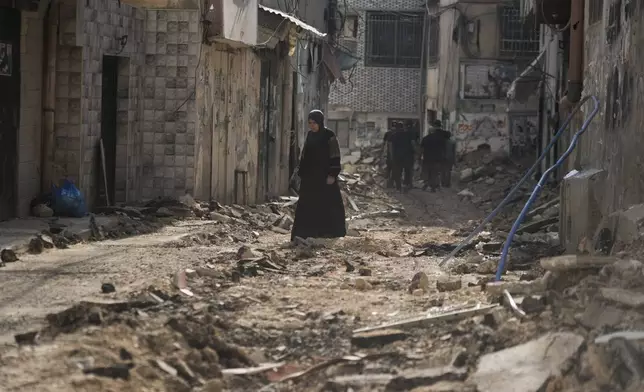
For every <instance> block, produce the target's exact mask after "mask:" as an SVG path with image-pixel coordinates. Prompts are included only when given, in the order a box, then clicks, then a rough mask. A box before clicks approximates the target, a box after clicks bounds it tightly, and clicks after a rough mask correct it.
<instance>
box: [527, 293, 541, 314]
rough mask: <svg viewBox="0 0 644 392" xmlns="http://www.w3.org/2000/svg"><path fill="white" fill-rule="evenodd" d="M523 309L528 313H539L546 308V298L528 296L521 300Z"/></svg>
mask: <svg viewBox="0 0 644 392" xmlns="http://www.w3.org/2000/svg"><path fill="white" fill-rule="evenodd" d="M521 309H523V311H524V312H526V313H527V314H532V313H539V312H541V311H543V310H545V309H546V304H545V302H544V298H539V297H533V296H527V297H525V298H523V301H521Z"/></svg>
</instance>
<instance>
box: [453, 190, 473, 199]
mask: <svg viewBox="0 0 644 392" xmlns="http://www.w3.org/2000/svg"><path fill="white" fill-rule="evenodd" d="M457 195H458V196H461V197H466V198H469V197H474V193H472V191H470V190H469V189H463V190H462V191H460V192H458V193H457Z"/></svg>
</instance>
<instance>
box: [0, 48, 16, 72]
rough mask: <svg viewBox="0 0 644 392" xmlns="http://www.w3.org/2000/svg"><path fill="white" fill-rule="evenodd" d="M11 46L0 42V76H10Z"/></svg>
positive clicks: (11, 62) (11, 63)
mask: <svg viewBox="0 0 644 392" xmlns="http://www.w3.org/2000/svg"><path fill="white" fill-rule="evenodd" d="M11 49H12V46H11V44H10V43H8V42H2V41H0V76H11V74H12V71H13V70H12V69H11V67H12V65H13V52H12V50H11Z"/></svg>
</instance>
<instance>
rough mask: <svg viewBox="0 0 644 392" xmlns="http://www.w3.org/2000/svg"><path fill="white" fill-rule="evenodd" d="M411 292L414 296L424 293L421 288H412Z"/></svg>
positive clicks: (420, 295)
mask: <svg viewBox="0 0 644 392" xmlns="http://www.w3.org/2000/svg"><path fill="white" fill-rule="evenodd" d="M411 294H412V295H414V296H416V297H422V296H423V295H424V294H425V290H423V289H416V290H414V291H413V292H412V293H411Z"/></svg>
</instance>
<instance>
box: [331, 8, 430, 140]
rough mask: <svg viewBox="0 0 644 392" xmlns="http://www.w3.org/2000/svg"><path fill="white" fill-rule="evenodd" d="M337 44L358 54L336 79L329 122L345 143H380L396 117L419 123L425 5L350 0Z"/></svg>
mask: <svg viewBox="0 0 644 392" xmlns="http://www.w3.org/2000/svg"><path fill="white" fill-rule="evenodd" d="M346 7H347V8H346V9H343V11H342V12H343V13H344V15H343V16H344V23H343V24H342V25H343V31H342V38H341V40H340V43H341V45H342V46H343V47H344V48H346V49H347V50H348V51H350V52H352V53H354V54H355V55H356V56H357V57H359V58H360V60H359V61H358V63H357V64H356V66H355V68H354V69H352V70H349V71H345V72H344V76H345V79H346V80H347V82H346V83H345V84H340V83H335V84H334V85H333V86H332V88H331V92H330V97H329V116H328V117H329V119H330V124H329V125H330V127H331V128H332V129H334V130H335V131H336V133H337V134H338V139H339V140H340V145H341V147H343V148H356V147H360V146H367V145H371V144H374V143H379V142H381V140H382V136H383V134H384V133H385V132H386V131H387V129H388V128H390V127H391V126H392V123H393V122H394V121H407V122H408V123H409V124H410V125H411V124H417V123H418V119H419V116H420V107H419V106H420V91H421V90H420V86H421V79H422V78H421V51H420V48H421V47H422V41H423V21H424V16H425V14H426V8H425V6H424V5H423V4H421V2H418V1H414V0H393V1H392V0H389V1H384V0H348V1H347V2H346Z"/></svg>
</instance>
